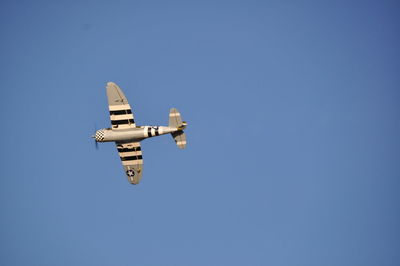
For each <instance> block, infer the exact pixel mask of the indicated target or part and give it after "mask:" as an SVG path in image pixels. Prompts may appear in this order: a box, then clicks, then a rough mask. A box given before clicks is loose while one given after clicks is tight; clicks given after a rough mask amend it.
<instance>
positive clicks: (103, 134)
mask: <svg viewBox="0 0 400 266" xmlns="http://www.w3.org/2000/svg"><path fill="white" fill-rule="evenodd" d="M179 130H180V129H178V128H173V127H165V126H141V127H135V128H129V129H123V130H112V129H111V128H103V129H100V130H97V131H96V133H95V135H94V136H93V137H94V139H95V140H96V141H97V142H110V141H135V142H136V141H141V140H144V139H146V138H151V137H155V136H160V135H164V134H169V133H173V132H176V131H179Z"/></svg>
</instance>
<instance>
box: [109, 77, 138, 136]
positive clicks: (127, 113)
mask: <svg viewBox="0 0 400 266" xmlns="http://www.w3.org/2000/svg"><path fill="white" fill-rule="evenodd" d="M107 98H108V108H109V109H110V119H111V125H112V130H120V129H128V128H135V127H136V124H135V120H134V118H133V114H132V110H131V106H130V105H129V103H128V100H127V99H126V97H125V95H124V93H123V92H122V90H121V89H120V87H118V85H117V84H115V83H113V82H108V83H107Z"/></svg>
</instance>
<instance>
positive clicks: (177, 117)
mask: <svg viewBox="0 0 400 266" xmlns="http://www.w3.org/2000/svg"><path fill="white" fill-rule="evenodd" d="M186 125H187V124H186V122H185V121H182V118H181V114H180V113H179V112H178V110H177V109H175V108H171V110H170V111H169V125H168V126H169V127H172V128H177V129H178V131H175V132H173V133H171V135H172V137H173V138H174V140H175V143H176V145H178V147H179V148H181V149H184V148H185V147H186V135H185V132H183V130H184V129H185V128H186Z"/></svg>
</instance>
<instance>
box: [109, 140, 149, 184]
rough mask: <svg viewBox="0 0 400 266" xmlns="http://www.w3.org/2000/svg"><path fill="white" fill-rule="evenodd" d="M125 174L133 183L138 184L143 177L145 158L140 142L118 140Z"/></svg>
mask: <svg viewBox="0 0 400 266" xmlns="http://www.w3.org/2000/svg"><path fill="white" fill-rule="evenodd" d="M115 144H116V145H117V149H118V154H119V157H120V158H121V162H122V166H123V167H124V170H125V174H126V176H127V177H128V180H129V182H130V183H131V184H134V185H137V184H139V182H140V180H141V179H142V169H143V158H142V150H141V148H140V143H139V142H116V143H115Z"/></svg>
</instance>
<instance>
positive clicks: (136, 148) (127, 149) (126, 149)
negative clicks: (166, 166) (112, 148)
mask: <svg viewBox="0 0 400 266" xmlns="http://www.w3.org/2000/svg"><path fill="white" fill-rule="evenodd" d="M141 150H142V149H141V148H140V147H135V148H118V152H128V151H141Z"/></svg>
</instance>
